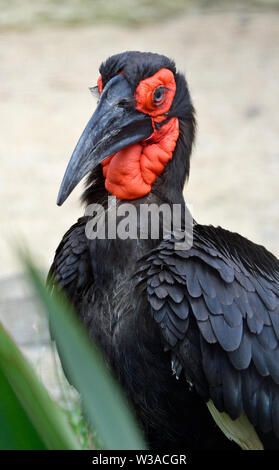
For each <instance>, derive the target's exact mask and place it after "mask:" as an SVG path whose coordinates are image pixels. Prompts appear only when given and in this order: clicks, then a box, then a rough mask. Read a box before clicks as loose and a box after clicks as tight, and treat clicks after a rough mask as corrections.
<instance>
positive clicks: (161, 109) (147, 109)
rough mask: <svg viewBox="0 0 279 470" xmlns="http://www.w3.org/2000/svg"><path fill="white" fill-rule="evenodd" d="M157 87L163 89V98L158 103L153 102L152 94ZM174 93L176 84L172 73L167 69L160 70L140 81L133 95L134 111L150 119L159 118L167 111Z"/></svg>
mask: <svg viewBox="0 0 279 470" xmlns="http://www.w3.org/2000/svg"><path fill="white" fill-rule="evenodd" d="M159 86H163V87H164V88H165V94H164V98H163V99H162V101H161V102H159V103H154V102H153V93H154V91H155V90H156V88H158V87H159ZM175 92H176V83H175V79H174V76H173V73H172V72H171V71H170V70H168V69H161V70H159V71H158V72H156V73H155V74H154V75H152V77H148V78H146V79H145V80H142V81H141V82H140V83H139V85H138V87H137V89H136V93H135V98H136V103H137V106H136V109H137V110H138V111H141V112H142V113H147V114H149V115H150V116H152V117H154V118H155V117H157V116H161V115H162V114H165V113H167V112H168V111H169V109H170V107H171V104H172V101H173V97H174V95H175Z"/></svg>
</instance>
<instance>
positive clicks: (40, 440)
mask: <svg viewBox="0 0 279 470" xmlns="http://www.w3.org/2000/svg"><path fill="white" fill-rule="evenodd" d="M0 446H1V448H13V449H32V448H34V449H38V448H39V449H44V448H47V449H79V448H80V446H79V443H78V441H77V439H76V437H75V435H74V433H73V431H72V429H71V427H70V425H69V423H68V422H67V420H66V416H65V415H64V413H63V411H62V410H61V409H60V408H59V407H58V406H57V405H56V404H55V403H54V402H53V401H52V400H51V398H50V397H49V395H48V393H47V391H46V390H45V388H44V386H43V385H42V383H41V382H40V381H39V380H38V379H37V377H36V375H35V373H34V371H33V369H32V367H31V366H30V365H29V363H28V362H27V360H26V359H25V358H24V356H23V355H22V354H21V352H20V351H19V349H18V347H17V346H16V345H15V343H14V342H13V340H12V339H11V338H10V336H9V335H8V333H7V332H6V331H5V329H4V328H3V326H2V325H1V324H0ZM6 446H7V447H6Z"/></svg>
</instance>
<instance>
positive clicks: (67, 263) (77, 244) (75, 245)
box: [47, 217, 92, 304]
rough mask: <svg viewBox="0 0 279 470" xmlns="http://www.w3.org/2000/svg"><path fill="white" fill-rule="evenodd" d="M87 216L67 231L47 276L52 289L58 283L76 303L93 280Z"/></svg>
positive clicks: (49, 287)
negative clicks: (87, 234) (86, 229)
mask: <svg viewBox="0 0 279 470" xmlns="http://www.w3.org/2000/svg"><path fill="white" fill-rule="evenodd" d="M86 223H87V218H86V217H81V218H80V219H78V221H77V222H76V223H75V224H74V225H72V227H71V228H70V229H69V230H68V231H67V232H66V233H65V235H64V236H63V238H62V240H61V242H60V243H59V245H58V247H57V249H56V252H55V256H54V260H53V263H52V265H51V267H50V270H49V273H48V276H47V286H48V289H49V290H50V291H52V289H53V288H54V285H57V286H58V287H59V288H60V289H62V290H63V291H64V292H65V293H66V295H67V296H68V297H69V299H70V300H71V302H73V303H74V304H76V303H77V302H78V301H80V300H81V298H82V293H83V292H84V290H85V289H86V286H87V284H88V283H89V282H90V280H91V281H92V273H91V266H90V257H89V249H88V240H87V238H86V233H85V226H86Z"/></svg>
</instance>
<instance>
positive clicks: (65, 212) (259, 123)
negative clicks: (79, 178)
mask: <svg viewBox="0 0 279 470" xmlns="http://www.w3.org/2000/svg"><path fill="white" fill-rule="evenodd" d="M127 49H131V50H132V49H134V50H141V51H152V52H159V53H162V54H166V55H168V56H170V57H171V58H173V59H174V60H175V62H176V64H177V68H178V69H179V70H180V71H182V72H185V73H186V77H187V80H188V84H189V87H190V91H191V94H192V98H193V102H194V105H195V107H196V111H197V121H198V132H197V140H196V145H195V148H194V152H193V156H192V167H191V175H190V181H189V184H188V185H187V187H186V188H185V197H186V200H187V201H188V202H189V203H191V204H192V206H193V209H194V214H193V215H194V217H195V218H196V219H197V220H198V221H199V222H200V223H204V224H209V223H210V224H214V225H221V226H223V227H224V228H227V229H230V230H232V231H237V232H239V233H241V234H242V235H244V236H246V237H248V238H250V239H251V240H253V241H254V242H256V243H260V244H263V245H265V246H266V248H268V249H269V250H270V251H272V252H273V253H274V254H275V255H277V256H279V197H278V196H279V190H278V177H279V1H278V0H266V1H264V0H255V1H254V0H246V1H242V2H241V1H239V2H237V1H233V0H231V1H229V0H226V1H217V0H212V1H210V0H207V1H206V0H199V1H193V0H118V1H117V2H116V1H115V0H67V1H66V0H58V1H54V0H0V103H1V113H0V155H1V173H0V207H1V235H0V270H1V271H0V320H2V321H3V322H4V324H5V325H6V326H7V328H8V329H9V331H11V332H12V335H13V336H14V338H15V339H16V340H17V342H18V343H19V344H20V345H21V347H22V349H23V350H24V351H25V352H26V353H27V355H28V356H29V357H30V358H31V359H33V360H34V362H35V363H36V364H37V363H38V361H39V359H38V357H40V358H41V361H43V364H44V365H43V367H41V370H42V371H43V372H42V373H43V374H46V376H47V379H45V378H43V380H46V381H48V380H50V379H49V370H51V367H52V366H51V361H50V360H49V362H47V361H48V357H49V356H48V339H47V328H46V325H45V323H44V322H43V320H41V319H40V318H39V319H38V318H37V316H36V308H35V307H34V302H33V300H32V295H31V294H30V293H29V292H28V289H27V290H26V287H25V286H24V285H23V283H22V276H21V271H22V269H21V266H20V265H19V263H18V261H17V259H16V257H15V256H14V254H13V243H14V241H15V240H24V241H25V242H26V243H27V244H28V245H29V247H30V248H31V250H32V253H33V255H34V258H35V260H36V261H37V262H38V263H39V265H40V266H42V268H43V269H44V270H45V271H47V269H48V268H49V266H50V264H51V261H52V259H53V256H54V252H55V249H56V247H57V245H58V243H59V241H60V239H61V237H62V235H63V234H64V232H65V231H66V230H67V229H68V228H69V226H70V225H72V224H73V223H74V222H75V220H76V219H77V217H78V216H80V215H81V214H82V208H81V207H80V203H79V197H80V195H81V190H82V184H80V185H79V187H77V188H76V189H75V191H74V192H73V193H72V194H71V196H70V197H69V199H68V200H67V201H66V202H65V204H64V205H63V206H62V207H60V208H58V207H57V206H56V197H57V193H58V189H59V185H60V182H61V179H62V177H63V174H64V171H65V168H66V165H67V163H68V160H69V158H70V155H71V153H72V150H73V148H74V146H75V144H76V142H77V139H78V138H79V136H80V134H81V132H82V130H83V128H84V126H85V124H86V123H87V121H88V119H89V117H90V116H91V114H92V112H93V110H94V107H95V101H94V98H93V97H92V96H91V95H90V92H89V91H88V87H90V86H93V85H95V84H96V80H97V78H98V75H99V74H98V67H99V65H100V63H101V62H102V61H103V60H105V59H106V58H107V57H108V56H110V55H112V54H114V53H118V52H121V51H124V50H127ZM44 345H45V346H44ZM43 347H45V349H42V348H43ZM42 351H43V353H42Z"/></svg>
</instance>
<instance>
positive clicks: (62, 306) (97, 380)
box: [25, 259, 146, 449]
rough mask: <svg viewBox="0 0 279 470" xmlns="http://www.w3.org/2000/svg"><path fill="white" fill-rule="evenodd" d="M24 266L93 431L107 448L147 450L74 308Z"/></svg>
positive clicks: (114, 383) (27, 262) (129, 412)
mask: <svg viewBox="0 0 279 470" xmlns="http://www.w3.org/2000/svg"><path fill="white" fill-rule="evenodd" d="M25 266H26V269H27V272H28V274H29V277H30V279H31V282H32V284H33V287H34V289H35V292H36V293H37V295H38V298H39V299H40V301H41V303H42V305H43V307H44V309H45V310H46V311H47V312H48V315H49V321H50V324H51V330H52V334H53V337H54V339H55V341H56V343H57V347H58V350H59V354H60V356H61V359H62V363H63V367H64V369H65V370H66V371H67V375H69V377H71V381H72V383H73V385H74V386H75V387H76V388H77V389H78V391H79V392H80V394H81V397H82V401H83V407H84V409H85V412H86V417H87V419H88V421H89V423H88V424H89V426H90V428H91V430H92V432H94V431H96V432H97V435H98V437H99V438H100V442H101V444H102V446H103V448H105V449H146V445H145V443H144V440H143V438H142V435H141V433H140V431H139V429H138V427H137V424H136V422H135V419H134V416H133V414H132V412H131V410H130V408H129V407H128V404H127V402H126V400H125V398H124V395H123V393H122V391H121V390H120V387H119V385H118V384H117V382H116V381H115V380H114V378H113V377H112V375H111V373H110V371H109V370H108V367H107V365H106V364H105V362H104V360H103V358H102V356H101V354H100V352H99V351H98V350H97V347H96V346H95V345H94V344H93V342H92V341H90V340H89V338H88V335H87V333H86V332H85V329H84V327H83V326H82V324H81V322H80V320H78V318H77V316H76V314H75V313H74V312H73V310H72V308H71V306H70V305H69V303H68V302H67V301H66V299H65V298H64V296H63V297H62V296H61V294H58V293H57V292H56V293H55V292H54V293H52V296H51V295H50V294H49V293H48V291H47V289H46V287H45V285H44V282H43V280H42V278H41V276H40V275H39V273H38V271H37V270H36V268H35V267H34V266H33V264H32V263H31V261H30V260H29V259H28V260H27V259H25Z"/></svg>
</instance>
